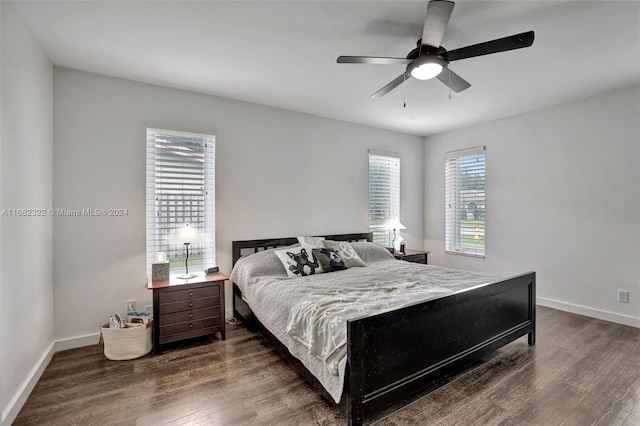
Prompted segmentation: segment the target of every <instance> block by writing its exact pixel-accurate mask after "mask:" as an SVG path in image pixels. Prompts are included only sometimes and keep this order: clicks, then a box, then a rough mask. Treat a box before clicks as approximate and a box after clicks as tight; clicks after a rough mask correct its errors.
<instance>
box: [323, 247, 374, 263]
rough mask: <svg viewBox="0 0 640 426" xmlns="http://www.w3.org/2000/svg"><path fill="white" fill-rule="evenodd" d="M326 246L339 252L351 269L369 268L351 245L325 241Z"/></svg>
mask: <svg viewBox="0 0 640 426" xmlns="http://www.w3.org/2000/svg"><path fill="white" fill-rule="evenodd" d="M324 245H325V246H326V247H327V248H332V249H334V250H335V251H337V252H338V254H339V255H340V257H342V258H343V259H344V261H345V262H346V264H347V267H349V268H353V267H359V266H360V267H361V266H367V264H366V263H364V262H363V261H362V259H360V256H358V253H356V251H355V250H354V249H353V247H352V246H351V244H349V243H348V242H346V241H331V240H325V242H324Z"/></svg>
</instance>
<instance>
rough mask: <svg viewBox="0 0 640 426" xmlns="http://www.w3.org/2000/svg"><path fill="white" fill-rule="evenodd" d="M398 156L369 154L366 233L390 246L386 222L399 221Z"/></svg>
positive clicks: (380, 242)
mask: <svg viewBox="0 0 640 426" xmlns="http://www.w3.org/2000/svg"><path fill="white" fill-rule="evenodd" d="M399 218H400V157H399V156H398V155H394V154H386V153H377V152H374V151H369V232H373V242H374V243H376V244H380V245H382V246H386V247H387V246H389V245H390V240H389V222H390V221H391V220H392V219H395V220H398V221H399V220H400V219H399Z"/></svg>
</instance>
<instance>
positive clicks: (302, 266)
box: [275, 245, 324, 277]
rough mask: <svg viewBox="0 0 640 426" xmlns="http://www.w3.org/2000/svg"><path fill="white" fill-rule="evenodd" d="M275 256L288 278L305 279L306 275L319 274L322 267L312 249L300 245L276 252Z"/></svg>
mask: <svg viewBox="0 0 640 426" xmlns="http://www.w3.org/2000/svg"><path fill="white" fill-rule="evenodd" d="M275 253H276V256H278V259H280V262H282V264H283V265H284V269H286V270H287V275H288V276H289V277H298V276H302V277H305V276H307V275H314V274H321V273H322V272H324V271H323V270H322V265H321V264H320V262H319V261H318V259H317V258H316V256H315V255H314V254H313V247H311V246H308V245H301V246H299V247H295V248H286V249H283V250H276V251H275Z"/></svg>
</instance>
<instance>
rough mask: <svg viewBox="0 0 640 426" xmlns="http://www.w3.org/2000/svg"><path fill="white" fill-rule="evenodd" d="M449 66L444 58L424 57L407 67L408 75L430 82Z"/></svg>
mask: <svg viewBox="0 0 640 426" xmlns="http://www.w3.org/2000/svg"><path fill="white" fill-rule="evenodd" d="M446 66H447V61H445V60H444V59H443V58H442V56H436V55H429V56H423V57H420V58H418V59H416V60H415V61H413V62H411V63H410V64H409V65H408V66H407V73H408V74H409V75H411V77H413V78H415V79H418V80H430V79H432V78H434V77H436V76H437V75H438V74H440V73H441V72H442V70H443V69H444V68H445V67H446Z"/></svg>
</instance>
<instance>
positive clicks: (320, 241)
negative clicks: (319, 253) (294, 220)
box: [298, 237, 324, 248]
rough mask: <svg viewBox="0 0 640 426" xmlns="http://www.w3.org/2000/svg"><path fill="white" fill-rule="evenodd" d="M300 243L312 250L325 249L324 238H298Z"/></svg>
mask: <svg viewBox="0 0 640 426" xmlns="http://www.w3.org/2000/svg"><path fill="white" fill-rule="evenodd" d="M298 242H299V243H300V244H306V245H308V246H311V248H324V237H298Z"/></svg>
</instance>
